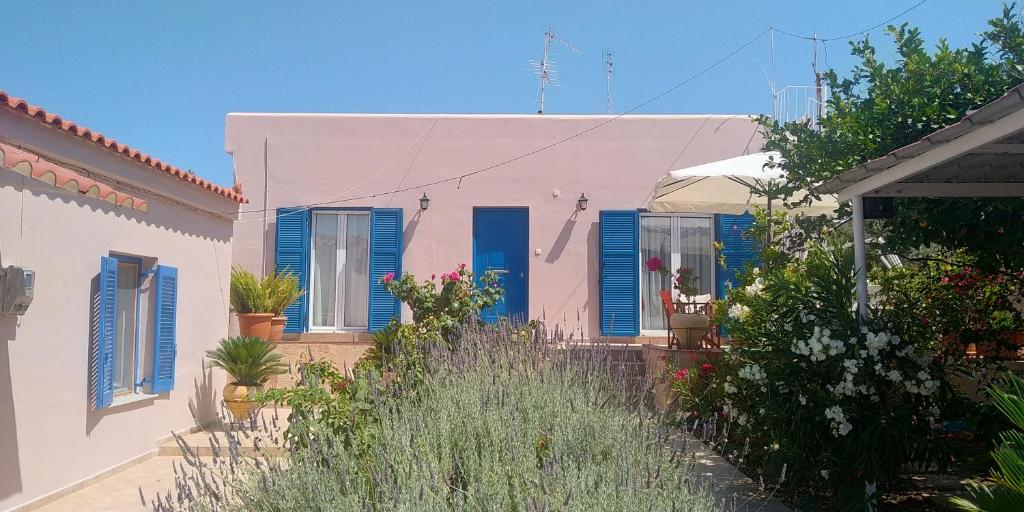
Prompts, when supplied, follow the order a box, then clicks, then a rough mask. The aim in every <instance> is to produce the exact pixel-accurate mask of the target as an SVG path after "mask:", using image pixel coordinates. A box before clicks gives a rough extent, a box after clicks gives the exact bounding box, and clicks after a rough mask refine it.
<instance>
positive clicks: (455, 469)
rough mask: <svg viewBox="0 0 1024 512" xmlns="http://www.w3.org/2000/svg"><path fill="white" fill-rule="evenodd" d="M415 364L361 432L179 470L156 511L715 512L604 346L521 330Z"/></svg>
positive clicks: (441, 351)
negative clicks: (417, 377)
mask: <svg viewBox="0 0 1024 512" xmlns="http://www.w3.org/2000/svg"><path fill="white" fill-rule="evenodd" d="M458 347H459V348H458V349H457V350H451V349H447V348H444V347H443V346H441V347H439V348H436V349H434V350H433V351H430V352H428V353H427V354H426V357H425V364H426V372H425V375H424V378H423V380H422V381H421V382H420V383H419V384H417V385H416V387H414V388H411V387H410V388H407V389H399V390H397V392H395V391H393V390H392V391H388V392H384V391H380V392H379V393H377V394H376V395H375V397H374V404H373V405H374V408H375V414H374V415H373V419H372V420H371V421H369V423H368V424H367V425H364V426H363V428H362V429H360V430H359V431H358V432H359V433H358V434H353V433H352V432H353V431H348V432H346V433H343V434H341V435H336V434H329V433H326V432H325V433H324V434H323V435H321V436H315V437H314V439H315V442H313V443H311V444H310V445H309V447H308V448H306V449H303V450H297V451H294V452H293V453H292V455H291V456H290V457H289V458H287V459H273V458H270V457H264V458H256V459H253V458H248V459H247V458H243V457H239V456H235V455H234V454H230V455H231V456H229V457H227V459H228V460H227V461H226V462H224V461H221V462H215V463H205V464H204V463H203V461H202V460H199V459H195V458H191V459H190V460H192V461H193V462H194V463H195V464H196V465H195V466H193V467H192V468H191V469H188V470H187V471H182V472H181V473H182V474H181V476H180V477H179V479H178V489H177V498H176V500H175V502H173V503H170V504H167V503H165V504H164V505H162V507H158V508H163V509H165V510H252V511H283V510H289V511H290V510H382V511H400V510H401V511H404V510H409V511H412V510H416V511H431V510H524V511H527V510H538V511H539V510H616V511H631V510H636V511H641V510H642V511H647V510H687V511H698V512H699V511H704V510H713V509H717V508H718V506H717V505H716V503H715V502H714V500H713V499H712V497H711V496H710V493H709V492H708V491H707V489H706V488H705V487H704V486H703V485H702V484H701V483H700V482H699V481H698V480H697V479H696V477H694V476H693V475H692V473H691V472H690V470H689V469H688V467H687V464H686V463H685V461H684V458H683V457H681V456H680V454H679V453H677V452H675V451H674V450H673V449H672V448H670V447H669V444H668V443H667V442H666V440H667V436H668V435H669V432H668V431H666V430H665V429H664V428H663V427H662V426H660V425H659V423H658V422H657V421H656V420H657V418H656V417H655V416H652V415H651V414H650V413H649V412H647V410H646V409H644V408H642V407H632V406H631V405H630V403H629V402H630V396H631V395H630V394H628V392H627V391H626V390H625V389H624V388H623V386H622V383H621V381H617V380H614V379H611V378H609V375H610V372H609V369H610V366H611V365H612V363H611V362H610V361H609V358H608V352H607V348H606V347H605V348H603V349H602V348H601V347H597V348H588V349H582V348H575V349H574V348H572V347H568V348H567V347H565V346H564V345H563V346H561V347H557V346H555V345H552V344H548V343H545V342H535V341H530V340H529V338H528V337H526V336H523V335H521V333H520V332H519V331H516V330H513V329H510V328H504V329H493V328H489V327H485V328H481V329H480V330H472V331H471V332H464V333H463V336H462V340H461V342H460V343H459V344H458Z"/></svg>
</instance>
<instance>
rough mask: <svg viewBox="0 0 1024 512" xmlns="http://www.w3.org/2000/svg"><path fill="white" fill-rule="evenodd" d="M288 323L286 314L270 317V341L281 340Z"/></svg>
mask: <svg viewBox="0 0 1024 512" xmlns="http://www.w3.org/2000/svg"><path fill="white" fill-rule="evenodd" d="M287 323H288V317H286V316H275V317H274V318H271V319H270V341H281V340H282V339H283V338H284V326H285V324H287Z"/></svg>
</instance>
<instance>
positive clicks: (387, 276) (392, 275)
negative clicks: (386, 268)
mask: <svg viewBox="0 0 1024 512" xmlns="http://www.w3.org/2000/svg"><path fill="white" fill-rule="evenodd" d="M394 280H395V273H394V272H388V273H387V274H384V277H382V278H380V281H381V282H382V283H384V284H388V283H390V282H391V281H394Z"/></svg>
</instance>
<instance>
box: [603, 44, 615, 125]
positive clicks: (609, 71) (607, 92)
mask: <svg viewBox="0 0 1024 512" xmlns="http://www.w3.org/2000/svg"><path fill="white" fill-rule="evenodd" d="M613 66H614V63H613V62H612V51H611V50H610V49H606V50H605V51H604V101H605V104H606V108H607V109H608V113H609V114H611V113H612V110H614V109H613V108H612V75H614V74H615V68H614V67H613Z"/></svg>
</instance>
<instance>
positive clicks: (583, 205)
mask: <svg viewBox="0 0 1024 512" xmlns="http://www.w3.org/2000/svg"><path fill="white" fill-rule="evenodd" d="M587 201H589V199H587V195H586V194H580V198H579V199H577V200H576V206H578V207H579V209H580V210H586V209H587Z"/></svg>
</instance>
